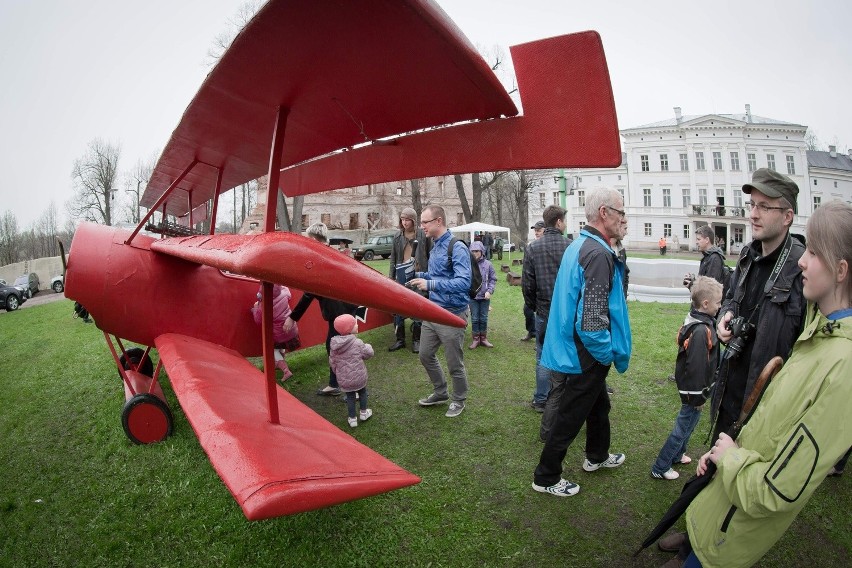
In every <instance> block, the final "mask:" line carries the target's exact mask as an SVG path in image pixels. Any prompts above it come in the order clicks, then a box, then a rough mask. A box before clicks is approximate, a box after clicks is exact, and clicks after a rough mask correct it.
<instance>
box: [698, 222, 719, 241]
mask: <svg viewBox="0 0 852 568" xmlns="http://www.w3.org/2000/svg"><path fill="white" fill-rule="evenodd" d="M695 234H696V235H700V236H702V237H704V238H705V239H710V242H713V238H714V237H715V236H716V234H715V233H714V232H713V228H712V227H711V226H710V225H704V226H703V227H698V228H697V229H695Z"/></svg>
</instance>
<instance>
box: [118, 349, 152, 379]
mask: <svg viewBox="0 0 852 568" xmlns="http://www.w3.org/2000/svg"><path fill="white" fill-rule="evenodd" d="M143 356H144V357H145V358H144V359H143V358H142V357H143ZM127 359H129V360H130V361H129V362H128V361H127V360H125V358H124V354H123V353H122V355H121V357H119V358H118V360H119V362H120V363H121V366H122V367H123V368H124V370H125V371H127V370H129V369H130V364H131V363H132V364H133V366H134V367H136V370H137V371H139V372H140V373H142V374H143V375H145V376H146V377H152V376H153V375H154V363H152V362H151V358H150V357H149V356H147V355H145V350H144V349H140V348H139V347H134V348H133V349H128V350H127ZM140 361H142V363H141V364H140V363H139V362H140Z"/></svg>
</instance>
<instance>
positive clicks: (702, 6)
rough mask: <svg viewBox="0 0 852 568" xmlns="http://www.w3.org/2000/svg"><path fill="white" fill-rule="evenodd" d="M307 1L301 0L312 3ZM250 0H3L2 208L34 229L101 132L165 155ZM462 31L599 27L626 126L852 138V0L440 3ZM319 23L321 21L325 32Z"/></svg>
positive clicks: (140, 150) (524, 35) (487, 36)
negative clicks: (698, 121)
mask: <svg viewBox="0 0 852 568" xmlns="http://www.w3.org/2000/svg"><path fill="white" fill-rule="evenodd" d="M305 1H310V0H305ZM353 1H354V0H353ZM242 3H243V0H146V1H145V2H129V1H124V0H76V1H75V0H32V1H25V0H0V213H2V212H4V211H6V210H11V211H12V212H14V213H15V215H16V217H17V220H18V225H19V228H20V229H24V228H28V227H29V226H30V225H31V224H32V223H33V222H34V221H36V220H37V219H38V218H39V217H40V216H41V215H42V213H43V212H44V211H45V210H46V209H47V207H48V205H49V204H50V202H51V201H53V202H55V203H56V205H57V207H58V208H59V210H60V214H61V215H63V216H64V215H65V213H64V210H65V202H66V201H67V200H69V199H70V198H71V196H72V181H71V169H72V166H73V162H74V160H75V159H76V158H78V157H80V156H82V155H83V154H84V153H85V151H86V146H87V144H88V143H89V141H91V140H92V139H94V138H97V137H100V138H103V139H106V140H109V141H112V142H116V143H119V144H120V145H121V149H122V153H121V163H120V166H119V167H120V169H122V170H127V169H129V168H131V167H132V166H133V165H134V164H135V163H136V162H137V160H139V159H140V158H145V157H147V156H149V155H151V154H152V153H154V152H159V150H161V149H162V147H163V145H165V143H166V141H167V140H168V138H169V136H170V134H171V132H172V130H173V129H174V128H175V126H176V125H177V123H178V121H179V120H180V117H181V114H182V113H183V110H184V109H185V107H186V105H187V104H188V103H189V101H190V99H191V98H192V96H193V95H194V94H195V92H196V91H197V90H198V88H199V87H200V85H201V82H202V81H203V79H204V76H205V75H206V73H207V71H208V67H207V65H206V61H207V56H206V54H207V51H208V49H209V48H210V47H211V45H212V43H213V39H214V38H215V37H216V35H217V34H219V33H221V32H222V31H224V30H225V29H226V28H227V26H228V20H229V19H233V17H234V16H235V15H236V13H237V10H238V8H239V6H240V5H241V4H242ZM438 3H439V4H440V5H441V6H442V7H443V8H444V10H445V11H446V12H447V13H448V14H449V15H450V17H451V18H452V19H453V20H455V21H456V23H457V24H458V26H459V27H460V28H461V30H462V31H463V32H465V33H466V34H467V36H468V37H469V38H470V40H471V41H472V42H473V43H474V44H476V45H479V46H483V47H490V46H492V45H495V44H497V45H501V46H504V47H508V46H510V45H514V44H517V43H523V42H526V41H531V40H535V39H540V38H544V37H550V36H555V35H561V34H565V33H571V32H576V31H582V30H588V29H594V30H597V31H598V32H599V33H600V34H601V36H602V38H603V43H604V49H605V50H606V54H607V60H608V64H609V70H610V75H611V77H612V83H613V90H614V93H615V102H616V107H617V110H618V119H619V125H620V127H622V128H628V127H632V126H638V125H640V124H645V123H649V122H656V121H658V120H664V119H667V118H670V117H672V116H673V115H674V112H673V110H672V108H673V107H675V106H680V107H682V109H683V113H684V114H685V115H691V114H705V113H711V112H717V113H724V114H728V113H741V112H744V108H745V104H746V103H750V104H751V109H752V113H753V114H756V115H759V116H765V117H770V118H774V119H779V120H786V121H790V122H795V123H799V124H804V125H807V126H809V127H811V128H812V129H813V130H814V131H815V132H816V134H817V136H818V137H819V139H820V140H821V142H822V143H823V144H824V145H827V144H831V143H835V142H837V144H838V146H839V147H840V148H841V149H843V150H845V149H846V147H847V145H849V144H850V143H852V112H850V105H849V97H850V93H852V72H850V67H852V66H850V54H852V31H850V28H849V25H850V22H852V3H849V2H836V1H832V2H829V1H827V0H811V1H808V2H803V1H801V0H797V1H792V0H774V1H754V2H752V1H749V0H739V1H736V2H734V1H724V0H720V1H717V2H713V3H707V2H701V3H692V2H683V1H671V2H669V1H665V2H664V1H655V0H646V1H643V2H636V1H621V2H607V1H603V0H599V1H596V2H591V1H588V0H586V1H584V2H577V1H575V0H438ZM319 33H321V32H319Z"/></svg>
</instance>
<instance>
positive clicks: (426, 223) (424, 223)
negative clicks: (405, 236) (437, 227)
mask: <svg viewBox="0 0 852 568" xmlns="http://www.w3.org/2000/svg"><path fill="white" fill-rule="evenodd" d="M435 219H440V217H432V218H431V219H421V220H420V224H421V225H428V224H429V223H431V222H432V221H434V220H435Z"/></svg>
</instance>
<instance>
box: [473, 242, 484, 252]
mask: <svg viewBox="0 0 852 568" xmlns="http://www.w3.org/2000/svg"><path fill="white" fill-rule="evenodd" d="M475 250H478V251H479V252H481V253H482V254H485V245H484V244H482V241H473V242H472V243H470V252H473V251H475Z"/></svg>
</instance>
